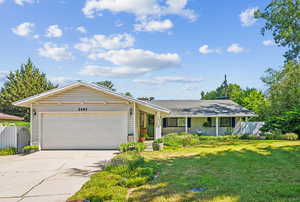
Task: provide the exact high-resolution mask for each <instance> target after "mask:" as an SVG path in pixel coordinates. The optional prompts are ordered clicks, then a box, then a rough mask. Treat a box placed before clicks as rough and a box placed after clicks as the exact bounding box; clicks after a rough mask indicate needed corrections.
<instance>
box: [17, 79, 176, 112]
mask: <svg viewBox="0 0 300 202" xmlns="http://www.w3.org/2000/svg"><path fill="white" fill-rule="evenodd" d="M80 85H84V86H86V87H90V88H93V89H95V90H98V91H100V90H101V91H102V92H104V93H107V94H110V95H114V96H118V97H120V98H123V99H125V100H128V101H131V102H136V103H139V104H142V105H145V106H147V107H150V108H153V109H156V110H158V111H162V112H164V113H167V114H169V113H170V110H168V109H166V108H163V107H160V106H157V105H154V104H150V103H148V102H144V101H141V100H138V99H135V98H131V97H128V96H125V95H122V94H119V93H116V92H113V91H110V90H109V89H105V88H103V87H100V86H98V85H97V86H96V84H90V83H85V82H81V81H79V82H75V83H73V84H69V85H67V86H64V87H60V88H56V89H52V90H50V91H47V92H44V93H40V94H38V95H34V96H31V97H28V98H25V99H22V100H19V101H16V102H13V103H12V104H13V105H15V106H18V107H30V106H31V104H32V103H33V102H34V101H36V100H38V99H40V98H42V97H46V96H50V95H51V94H55V93H56V92H59V91H63V90H67V89H69V88H74V87H77V86H80Z"/></svg>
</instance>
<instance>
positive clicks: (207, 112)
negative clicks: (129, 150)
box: [150, 100, 257, 136]
mask: <svg viewBox="0 0 300 202" xmlns="http://www.w3.org/2000/svg"><path fill="white" fill-rule="evenodd" d="M150 102H151V103H152V104H155V105H158V106H161V107H164V108H167V109H169V110H170V111H171V113H170V114H169V115H168V116H167V118H164V119H163V128H162V134H163V135H165V134H168V133H173V132H191V133H199V134H203V135H216V136H218V135H224V134H226V133H228V134H231V133H232V132H233V130H234V129H235V128H237V127H239V125H240V123H241V122H242V121H245V120H247V119H248V118H249V117H256V116H257V115H255V114H254V113H252V112H251V111H249V110H248V109H246V108H244V107H242V106H240V105H238V104H237V103H235V102H233V101H231V100H152V101H150Z"/></svg>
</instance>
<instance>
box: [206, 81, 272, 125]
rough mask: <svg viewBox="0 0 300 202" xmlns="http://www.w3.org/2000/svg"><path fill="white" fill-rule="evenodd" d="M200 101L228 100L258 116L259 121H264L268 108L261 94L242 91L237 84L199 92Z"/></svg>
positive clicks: (250, 90)
mask: <svg viewBox="0 0 300 202" xmlns="http://www.w3.org/2000/svg"><path fill="white" fill-rule="evenodd" d="M201 99H202V100H215V99H230V100H232V101H234V102H236V103H238V104H240V105H241V106H243V107H245V108H247V109H249V110H251V111H253V112H254V113H256V114H258V115H259V118H258V119H259V120H264V119H265V117H266V115H267V114H266V112H267V109H268V107H269V102H268V100H267V98H266V96H265V95H264V93H263V92H261V91H259V90H257V89H255V88H246V89H242V88H241V87H240V85H238V84H232V83H229V84H228V83H227V79H226V78H225V80H224V82H223V83H222V84H221V85H220V86H219V87H218V88H217V89H216V90H212V91H210V92H207V93H205V92H201Z"/></svg>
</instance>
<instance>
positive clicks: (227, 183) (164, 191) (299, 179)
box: [129, 140, 300, 202]
mask: <svg viewBox="0 0 300 202" xmlns="http://www.w3.org/2000/svg"><path fill="white" fill-rule="evenodd" d="M142 155H143V156H144V157H145V158H146V159H147V160H150V161H155V162H157V163H158V171H159V177H157V178H155V179H154V180H153V181H152V182H150V183H148V184H146V185H143V186H141V187H139V188H137V189H135V190H134V191H133V192H132V193H131V194H130V198H129V200H130V201H172V202H173V201H216V202H219V201H228V202H229V201H300V141H272V140H250V141H246V140H234V141H225V142H222V141H221V142H220V141H204V142H202V143H201V144H200V145H197V146H194V147H188V148H181V149H176V150H167V151H161V152H144V153H143V154H142ZM194 187H201V188H205V189H206V190H205V191H203V192H201V193H188V192H187V191H188V190H189V189H191V188H194Z"/></svg>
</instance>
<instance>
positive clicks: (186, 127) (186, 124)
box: [185, 116, 188, 133]
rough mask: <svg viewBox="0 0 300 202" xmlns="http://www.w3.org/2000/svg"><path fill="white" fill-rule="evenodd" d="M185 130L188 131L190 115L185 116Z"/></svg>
mask: <svg viewBox="0 0 300 202" xmlns="http://www.w3.org/2000/svg"><path fill="white" fill-rule="evenodd" d="M185 132H186V133H187V132H188V117H187V116H185Z"/></svg>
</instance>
